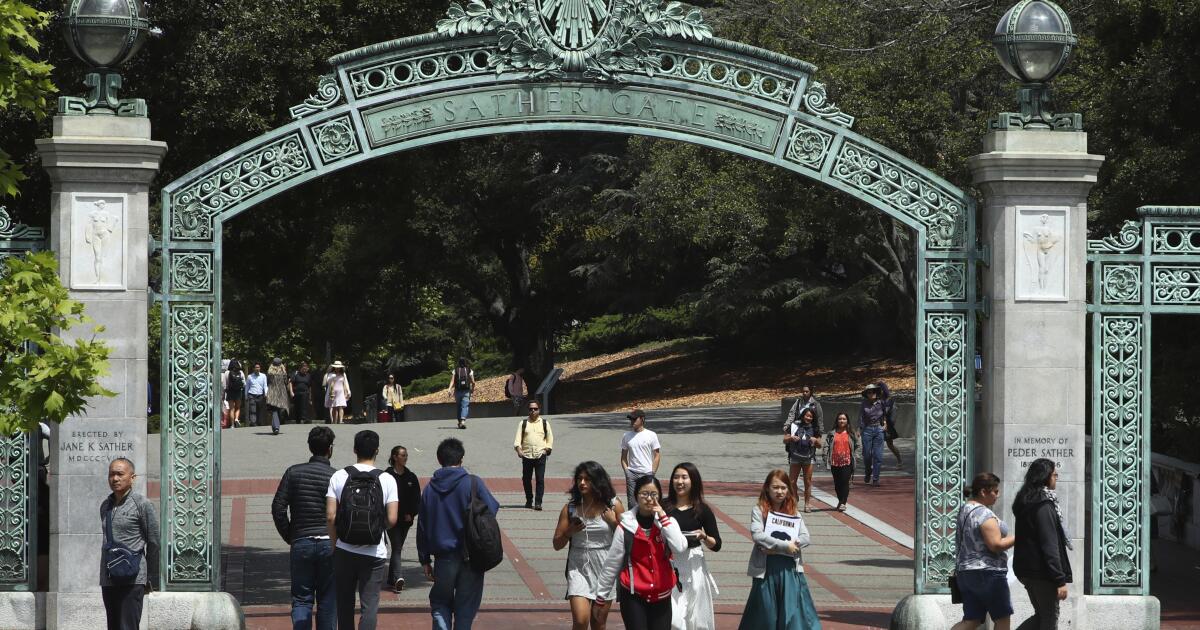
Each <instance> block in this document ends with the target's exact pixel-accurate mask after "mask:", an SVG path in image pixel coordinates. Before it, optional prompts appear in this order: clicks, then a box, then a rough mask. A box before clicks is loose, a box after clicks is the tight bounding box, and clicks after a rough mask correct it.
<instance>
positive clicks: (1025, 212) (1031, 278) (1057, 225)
mask: <svg viewBox="0 0 1200 630" xmlns="http://www.w3.org/2000/svg"><path fill="white" fill-rule="evenodd" d="M1067 210H1068V209H1067V208H1062V207H1057V208H1046V207H1029V208H1020V209H1019V210H1018V212H1017V217H1016V218H1017V226H1016V232H1017V233H1016V235H1015V237H1014V238H1015V240H1014V245H1015V247H1014V250H1015V254H1014V256H1013V264H1014V266H1015V269H1014V274H1013V281H1014V287H1013V289H1014V297H1015V299H1017V300H1027V301H1040V302H1065V301H1067V272H1068V269H1067V252H1068V251H1070V250H1069V247H1068V242H1067V238H1068V232H1067Z"/></svg>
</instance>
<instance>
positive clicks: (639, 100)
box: [156, 0, 981, 593]
mask: <svg viewBox="0 0 1200 630" xmlns="http://www.w3.org/2000/svg"><path fill="white" fill-rule="evenodd" d="M541 4H543V3H540V2H537V1H536V0H517V1H506V0H494V1H493V2H491V3H487V4H485V3H484V2H481V1H479V0H476V1H475V2H472V3H471V4H469V5H467V7H466V8H463V7H461V6H459V5H458V4H453V5H451V8H450V10H449V12H448V15H447V17H446V18H445V19H443V20H441V21H439V22H438V25H437V32H434V33H428V34H424V35H418V36H415V37H406V38H403V39H398V40H394V41H390V42H385V43H382V44H377V45H374V46H369V47H366V48H361V49H358V50H353V51H350V52H346V53H343V54H341V55H338V56H336V57H334V58H333V59H331V64H332V66H333V72H332V73H331V74H329V75H327V76H324V77H322V78H321V80H320V82H319V85H318V87H317V91H316V94H314V95H313V96H311V97H309V98H308V99H307V100H305V101H304V102H303V103H301V104H299V105H296V106H295V107H293V108H292V109H291V113H292V117H293V120H292V121H291V122H289V123H287V124H285V125H283V126H281V127H279V128H278V129H275V130H273V131H271V132H269V133H266V134H264V135H262V136H260V137H258V138H255V139H253V140H251V141H249V142H246V143H244V144H242V145H240V146H238V147H236V148H234V149H231V150H230V151H228V152H226V153H224V154H222V155H221V156H219V157H217V158H215V159H213V160H211V161H209V162H208V163H206V164H204V165H203V166H200V167H199V168H197V169H195V170H194V171H192V172H190V173H188V174H187V175H185V176H183V177H182V178H180V179H178V180H176V181H174V182H171V183H170V184H169V185H167V186H166V187H164V188H163V190H162V212H163V215H162V218H163V220H162V226H163V234H162V240H161V242H159V243H157V244H156V245H157V248H158V249H159V250H160V251H161V255H162V258H163V266H164V269H165V270H166V271H165V273H164V274H163V285H162V290H161V294H160V295H159V298H160V299H161V306H162V315H163V317H162V322H163V323H162V326H163V328H162V338H163V340H164V342H163V345H162V348H163V359H162V375H163V381H164V382H163V386H162V392H163V394H162V410H163V412H162V414H163V416H162V417H163V422H162V427H163V428H162V442H163V443H162V501H163V510H162V512H163V513H162V517H161V518H162V532H163V537H164V539H163V556H162V558H163V559H162V562H163V564H164V567H163V575H164V579H165V581H166V588H167V589H168V590H217V589H218V588H219V587H218V584H219V580H220V575H221V569H220V566H219V559H220V522H221V520H220V515H219V513H218V510H219V505H220V501H219V494H220V457H219V453H220V448H221V445H220V439H221V438H220V430H219V417H218V416H219V406H218V404H217V402H218V401H217V396H218V388H217V386H216V383H218V382H219V372H218V371H219V366H220V361H219V357H220V356H221V338H220V329H221V271H222V269H221V265H222V262H221V261H222V257H221V250H222V243H221V233H222V226H223V225H224V224H225V223H226V222H228V221H230V220H232V219H233V218H234V217H236V216H238V215H239V214H241V213H242V212H245V211H246V210H249V209H250V208H253V207H254V206H256V205H258V204H259V203H262V202H263V201H265V200H267V199H270V198H272V197H274V196H275V195H278V194H280V193H282V192H284V191H286V190H289V189H291V188H294V187H296V186H300V185H302V184H304V183H306V182H309V181H310V180H314V179H318V178H320V177H323V176H324V175H327V174H329V173H332V172H334V171H338V170H341V169H343V168H347V167H351V166H353V165H355V164H358V163H360V162H364V161H367V160H371V159H375V158H378V157H381V156H386V155H391V154H394V153H399V152H402V151H407V150H410V149H414V148H418V147H422V146H426V145H430V144H434V143H439V142H448V141H454V140H461V139H464V138H475V137H481V136H490V135H493V134H503V133H521V132H536V131H579V132H613V133H622V134H632V135H643V136H652V137H657V138H667V139H672V140H679V141H683V142H691V143H694V144H699V145H703V146H706V147H710V148H714V149H718V150H722V151H728V152H730V153H736V154H739V155H743V156H747V157H751V158H754V159H758V160H761V161H764V162H768V163H770V164H774V165H777V166H779V167H781V168H785V169H788V170H790V171H792V172H794V173H797V174H799V175H802V176H804V177H808V178H810V179H813V180H815V181H817V182H820V183H822V184H825V185H827V186H830V187H833V188H836V189H839V190H842V191H844V192H846V193H848V194H850V195H852V196H854V197H856V198H858V199H860V200H862V201H863V202H865V203H867V204H869V205H871V206H874V207H875V208H878V209H879V210H880V211H882V212H884V213H886V214H887V215H888V216H890V217H892V218H894V219H896V220H898V221H900V222H902V223H904V224H905V225H907V226H909V227H910V228H912V229H913V230H914V231H915V232H916V235H917V239H916V242H917V259H918V264H919V270H920V272H919V274H918V287H919V296H918V303H917V319H916V339H917V346H916V347H917V349H918V351H917V391H918V397H917V418H918V420H917V435H918V436H919V438H918V445H917V448H918V451H917V461H918V462H919V464H918V470H917V498H916V500H917V535H916V572H915V574H916V584H915V589H916V592H918V593H930V592H940V591H941V590H942V589H943V588H944V584H945V580H946V577H947V575H948V574H949V572H950V570H951V569H952V568H953V558H954V548H953V547H954V537H953V525H954V513H955V511H956V510H957V507H958V505H959V504H960V500H961V499H960V491H961V488H962V486H963V482H964V481H965V479H966V475H967V473H968V471H971V470H972V467H971V461H970V460H971V457H970V452H969V449H968V445H969V444H970V443H971V440H970V438H971V425H972V414H973V405H974V396H973V394H974V372H973V370H972V363H973V358H974V349H975V325H976V324H975V320H976V313H977V311H978V310H979V296H978V295H976V285H975V281H974V279H975V277H976V265H977V264H978V263H979V261H980V259H981V253H980V251H979V249H978V248H977V245H976V234H975V203H974V201H973V200H972V199H971V197H970V196H968V195H967V193H965V192H964V191H963V190H961V189H960V188H958V187H956V186H953V185H951V184H950V183H948V182H946V181H945V180H943V179H941V178H939V177H937V176H936V175H934V174H933V173H932V172H930V171H929V170H927V169H925V168H922V167H921V166H919V165H917V164H915V163H913V162H912V161H910V160H908V159H906V158H905V157H903V156H901V155H899V154H897V153H896V152H894V151H891V150H890V149H888V148H886V147H883V146H881V145H879V144H877V143H875V142H872V141H871V140H869V139H867V138H865V137H863V136H861V135H859V134H857V133H855V132H854V131H853V130H852V129H851V125H852V123H853V122H854V117H853V116H851V115H849V114H847V113H845V112H843V111H841V110H840V109H839V108H838V107H837V106H835V105H834V104H833V103H831V102H830V101H829V99H828V98H827V95H826V90H825V86H823V85H822V84H821V83H819V82H817V81H816V80H814V78H813V75H814V73H815V71H816V68H815V67H814V66H812V65H811V64H808V63H806V62H803V61H799V60H797V59H793V58H790V57H786V56H783V55H779V54H776V53H773V52H770V51H766V50H762V49H758V48H754V47H751V46H747V45H745V44H740V43H737V42H731V41H726V40H722V39H719V38H716V37H713V36H712V34H711V31H710V28H709V27H708V25H706V24H705V23H704V21H703V19H702V17H701V15H700V13H699V12H698V11H695V10H685V9H683V8H682V7H681V5H679V4H677V3H671V4H669V5H666V6H665V7H663V6H661V5H660V2H659V0H615V1H613V2H610V3H608V4H607V5H606V4H605V3H599V2H596V3H590V5H589V6H590V7H591V8H590V9H589V13H588V19H587V20H583V21H576V22H572V21H568V20H558V19H556V14H555V13H553V12H551V13H550V14H541V13H539V12H538V8H539V6H540V5H541Z"/></svg>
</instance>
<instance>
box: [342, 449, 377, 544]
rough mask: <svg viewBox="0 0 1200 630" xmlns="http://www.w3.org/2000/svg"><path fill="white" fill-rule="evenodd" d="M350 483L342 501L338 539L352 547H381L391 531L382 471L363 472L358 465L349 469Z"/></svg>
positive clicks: (347, 479) (343, 493)
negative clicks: (384, 535)
mask: <svg viewBox="0 0 1200 630" xmlns="http://www.w3.org/2000/svg"><path fill="white" fill-rule="evenodd" d="M346 474H348V475H349V476H348V477H347V478H346V484H345V485H344V486H342V496H341V498H339V499H338V507H337V519H336V520H335V521H334V523H335V525H336V528H337V536H338V540H343V541H345V542H346V543H348V544H351V545H378V544H379V541H380V540H381V539H382V538H383V533H384V531H385V530H387V510H386V508H385V507H384V505H383V484H381V483H380V482H379V475H381V474H383V471H382V470H379V469H378V468H376V469H375V470H371V471H368V472H363V471H361V470H359V469H357V468H355V467H354V466H347V467H346Z"/></svg>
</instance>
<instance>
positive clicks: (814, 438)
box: [783, 407, 821, 512]
mask: <svg viewBox="0 0 1200 630" xmlns="http://www.w3.org/2000/svg"><path fill="white" fill-rule="evenodd" d="M783 443H784V445H785V447H786V449H787V453H788V465H789V466H790V470H789V472H788V476H789V478H790V479H792V480H793V481H794V482H795V483H796V485H797V487H796V494H797V495H799V494H800V488H799V484H800V476H801V474H803V476H804V511H805V512H811V511H812V474H813V458H814V457H815V456H816V450H817V449H818V448H820V447H821V427H820V425H818V424H816V413H815V412H814V411H813V409H812V408H811V407H805V408H804V410H803V411H801V412H800V418H799V419H798V420H797V421H795V422H792V423H791V424H790V425H788V429H787V433H786V434H785V435H784V436H783Z"/></svg>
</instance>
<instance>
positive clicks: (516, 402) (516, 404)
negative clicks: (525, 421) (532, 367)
mask: <svg viewBox="0 0 1200 630" xmlns="http://www.w3.org/2000/svg"><path fill="white" fill-rule="evenodd" d="M504 396H505V398H508V399H509V400H511V401H512V404H513V411H516V412H517V414H518V415H520V413H521V410H522V409H524V408H525V399H526V397H527V396H528V389H526V387H525V368H523V367H518V368H517V369H515V370H513V371H512V374H509V375H508V380H506V381H504Z"/></svg>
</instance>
